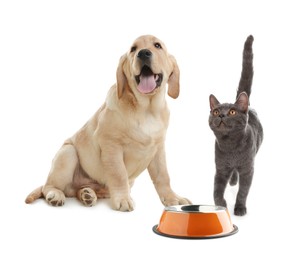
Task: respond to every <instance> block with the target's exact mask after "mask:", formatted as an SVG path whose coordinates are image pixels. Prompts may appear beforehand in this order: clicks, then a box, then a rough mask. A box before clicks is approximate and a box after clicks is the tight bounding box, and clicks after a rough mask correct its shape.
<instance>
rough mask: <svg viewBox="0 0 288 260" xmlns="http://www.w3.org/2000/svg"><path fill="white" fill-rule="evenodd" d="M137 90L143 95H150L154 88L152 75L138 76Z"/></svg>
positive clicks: (154, 83) (154, 82)
mask: <svg viewBox="0 0 288 260" xmlns="http://www.w3.org/2000/svg"><path fill="white" fill-rule="evenodd" d="M137 88H138V90H139V91H140V92H141V93H143V94H146V93H150V92H152V91H153V90H154V89H155V88H156V81H155V78H154V75H151V76H143V75H141V76H140V83H139V85H138V87H137Z"/></svg>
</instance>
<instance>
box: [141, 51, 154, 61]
mask: <svg viewBox="0 0 288 260" xmlns="http://www.w3.org/2000/svg"><path fill="white" fill-rule="evenodd" d="M151 56H152V52H151V51H149V50H148V49H143V50H141V51H139V52H138V54H137V57H138V58H139V59H140V60H142V61H145V60H148V59H149V58H151Z"/></svg>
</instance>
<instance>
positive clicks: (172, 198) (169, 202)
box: [161, 193, 192, 206]
mask: <svg viewBox="0 0 288 260" xmlns="http://www.w3.org/2000/svg"><path fill="white" fill-rule="evenodd" d="M161 202H162V203H163V205H164V206H174V205H186V204H192V202H191V201H190V200H188V199H186V198H182V197H180V196H178V195H177V194H175V193H172V194H169V195H167V196H163V197H162V198H161Z"/></svg>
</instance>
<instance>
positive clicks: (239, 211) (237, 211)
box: [234, 205, 247, 216]
mask: <svg viewBox="0 0 288 260" xmlns="http://www.w3.org/2000/svg"><path fill="white" fill-rule="evenodd" d="M246 213H247V208H246V207H245V206H242V205H239V206H237V205H236V206H235V208H234V215H236V216H244V215H246Z"/></svg>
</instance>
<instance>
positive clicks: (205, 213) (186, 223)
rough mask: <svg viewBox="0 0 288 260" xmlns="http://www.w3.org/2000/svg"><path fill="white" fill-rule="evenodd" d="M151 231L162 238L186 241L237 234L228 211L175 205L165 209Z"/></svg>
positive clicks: (214, 207)
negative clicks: (184, 239)
mask: <svg viewBox="0 0 288 260" xmlns="http://www.w3.org/2000/svg"><path fill="white" fill-rule="evenodd" d="M153 231H154V232H155V233H156V234H158V235H162V236H166V237H172V238H186V239H205V238H218V237H225V236H229V235H233V234H235V233H237V232H238V228H237V226H235V225H233V224H232V222H231V217H230V214H229V212H228V210H227V209H226V208H225V207H221V206H210V205H177V206H170V207H165V208H164V211H163V213H162V216H161V218H160V222H159V225H155V226H154V227H153Z"/></svg>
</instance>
